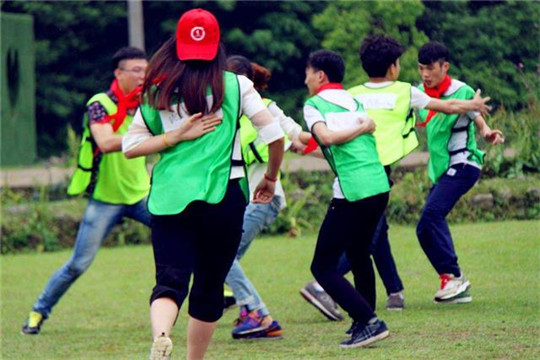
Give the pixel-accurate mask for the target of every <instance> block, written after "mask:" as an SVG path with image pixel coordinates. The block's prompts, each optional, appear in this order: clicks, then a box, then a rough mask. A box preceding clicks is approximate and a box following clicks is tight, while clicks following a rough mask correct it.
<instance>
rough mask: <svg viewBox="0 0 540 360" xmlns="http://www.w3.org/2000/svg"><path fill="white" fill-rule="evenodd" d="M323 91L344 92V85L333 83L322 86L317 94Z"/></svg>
mask: <svg viewBox="0 0 540 360" xmlns="http://www.w3.org/2000/svg"><path fill="white" fill-rule="evenodd" d="M323 90H343V85H341V84H340V83H333V82H330V83H326V84H322V85H321V86H320V87H319V88H318V89H317V94H318V93H320V92H321V91H323Z"/></svg>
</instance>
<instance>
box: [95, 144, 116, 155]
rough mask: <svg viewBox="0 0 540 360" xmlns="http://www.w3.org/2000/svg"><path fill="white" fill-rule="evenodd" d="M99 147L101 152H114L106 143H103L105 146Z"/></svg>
mask: <svg viewBox="0 0 540 360" xmlns="http://www.w3.org/2000/svg"><path fill="white" fill-rule="evenodd" d="M99 149H100V150H101V152H102V153H104V154H108V153H111V152H114V151H115V150H114V149H113V148H112V147H110V146H107V145H105V146H103V147H101V146H100V147H99Z"/></svg>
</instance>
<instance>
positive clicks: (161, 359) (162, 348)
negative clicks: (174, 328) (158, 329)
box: [150, 333, 173, 360]
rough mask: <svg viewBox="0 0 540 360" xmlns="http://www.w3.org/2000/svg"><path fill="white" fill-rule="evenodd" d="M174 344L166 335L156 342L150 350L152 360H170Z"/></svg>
mask: <svg viewBox="0 0 540 360" xmlns="http://www.w3.org/2000/svg"><path fill="white" fill-rule="evenodd" d="M172 348H173V344H172V341H171V339H170V338H169V337H168V336H165V333H163V334H161V336H160V337H158V338H157V339H155V340H154V342H153V343H152V348H151V349H150V360H169V359H170V358H171V352H172Z"/></svg>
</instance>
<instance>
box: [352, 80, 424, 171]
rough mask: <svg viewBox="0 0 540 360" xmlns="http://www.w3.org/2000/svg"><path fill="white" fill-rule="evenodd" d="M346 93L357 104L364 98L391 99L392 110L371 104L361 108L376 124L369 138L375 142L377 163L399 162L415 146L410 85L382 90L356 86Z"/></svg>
mask: <svg viewBox="0 0 540 360" xmlns="http://www.w3.org/2000/svg"><path fill="white" fill-rule="evenodd" d="M349 93H351V95H353V96H354V97H355V99H356V100H358V101H360V102H361V103H363V99H364V101H367V99H366V95H367V96H370V97H371V96H384V95H390V96H392V97H393V98H394V99H395V103H394V104H393V107H392V108H390V106H389V105H382V104H378V102H377V101H375V102H374V103H373V105H370V106H366V109H365V111H366V112H367V114H368V115H369V116H370V117H371V118H372V119H373V121H374V122H375V124H376V125H377V127H376V129H375V132H374V134H373V135H374V136H375V139H376V140H377V152H378V153H379V160H380V161H381V163H382V164H383V165H384V166H386V165H390V164H393V163H395V162H396V161H398V160H400V159H402V158H403V157H405V156H406V155H407V154H409V153H410V152H411V151H413V150H414V149H415V148H416V147H417V146H418V138H417V136H416V131H415V129H414V126H415V123H416V116H415V114H414V111H413V110H412V108H411V84H409V83H405V82H400V81H396V82H394V83H392V84H391V85H389V86H385V87H382V88H369V87H366V86H365V85H359V86H355V87H353V88H351V89H349ZM379 99H380V98H379Z"/></svg>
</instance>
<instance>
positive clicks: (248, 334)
mask: <svg viewBox="0 0 540 360" xmlns="http://www.w3.org/2000/svg"><path fill="white" fill-rule="evenodd" d="M282 333H283V331H282V330H281V326H279V323H278V322H277V321H276V320H273V319H272V317H271V316H262V315H261V314H260V313H259V312H258V311H252V312H250V313H249V314H248V316H247V318H246V319H245V320H244V322H242V323H241V324H239V325H238V326H237V327H236V328H234V330H233V331H232V333H231V334H232V337H233V339H237V340H238V339H280V338H281V337H282V336H281V335H282Z"/></svg>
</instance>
